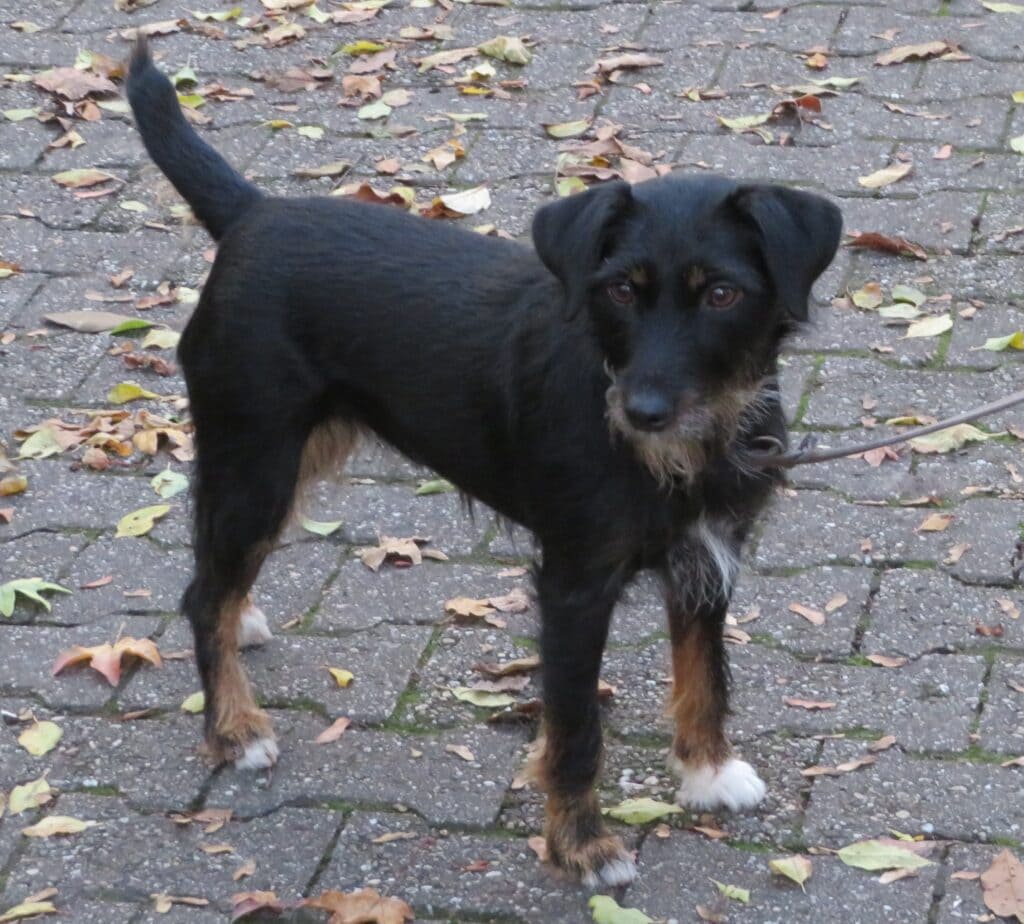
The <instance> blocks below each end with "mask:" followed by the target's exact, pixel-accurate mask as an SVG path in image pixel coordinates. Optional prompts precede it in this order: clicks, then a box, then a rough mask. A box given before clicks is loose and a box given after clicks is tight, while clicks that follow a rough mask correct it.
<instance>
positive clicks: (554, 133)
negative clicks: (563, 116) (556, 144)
mask: <svg viewBox="0 0 1024 924" xmlns="http://www.w3.org/2000/svg"><path fill="white" fill-rule="evenodd" d="M593 122H594V120H593V119H591V118H586V119H576V120H574V121H572V122H542V123H541V128H543V129H544V131H545V132H546V133H547V134H548V135H549V136H550V137H552V138H578V137H579V136H580V135H585V134H586V133H587V131H589V129H590V126H591V125H592V124H593Z"/></svg>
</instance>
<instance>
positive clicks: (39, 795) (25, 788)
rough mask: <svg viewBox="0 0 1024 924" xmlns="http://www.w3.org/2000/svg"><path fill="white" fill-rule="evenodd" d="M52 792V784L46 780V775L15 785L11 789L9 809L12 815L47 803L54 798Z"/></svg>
mask: <svg viewBox="0 0 1024 924" xmlns="http://www.w3.org/2000/svg"><path fill="white" fill-rule="evenodd" d="M52 793H53V791H52V790H51V789H50V784H49V783H47V782H46V777H44V776H41V777H40V778H39V779H38V780H32V782H30V783H23V784H22V785H20V786H15V787H14V789H12V790H11V796H10V799H9V800H8V804H7V809H8V811H9V812H10V813H11V814H12V815H20V814H21V813H22V812H25V811H28V810H29V809H34V808H38V807H39V806H40V805H46V803H47V802H49V801H50V800H51V799H52V798H53V794H52Z"/></svg>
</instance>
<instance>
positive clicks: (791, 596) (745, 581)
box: [729, 568, 871, 658]
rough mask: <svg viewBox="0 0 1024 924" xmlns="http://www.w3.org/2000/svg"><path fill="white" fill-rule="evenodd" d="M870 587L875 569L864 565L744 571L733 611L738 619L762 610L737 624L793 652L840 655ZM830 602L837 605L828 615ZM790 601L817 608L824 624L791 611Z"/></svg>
mask: <svg viewBox="0 0 1024 924" xmlns="http://www.w3.org/2000/svg"><path fill="white" fill-rule="evenodd" d="M870 589H871V572H869V571H868V570H867V569H866V568H810V569H808V570H807V571H803V572H800V573H799V574H794V575H792V576H789V577H767V576H760V575H755V574H748V573H741V576H740V579H739V583H738V585H737V587H736V591H735V593H734V594H733V598H732V603H731V604H730V606H729V611H730V612H731V613H733V614H734V615H735V616H736V618H737V620H745V619H748V618H749V617H750V616H752V615H754V614H755V613H759V614H760V615H759V616H757V618H756V619H754V620H753V621H750V622H746V621H743V622H741V624H740V626H739V628H740V629H742V630H743V631H744V632H748V633H750V634H752V635H756V636H758V637H759V638H760V637H762V636H766V637H768V638H771V639H772V640H773V642H775V643H776V644H778V645H781V646H782V647H783V648H785V649H786V650H787V651H791V652H793V653H794V654H799V655H802V656H807V657H816V656H819V655H823V656H830V657H839V658H842V657H846V656H847V655H849V654H850V652H851V647H852V645H853V641H854V637H855V634H856V631H857V625H858V622H859V620H860V618H861V614H862V613H863V612H864V608H865V607H866V606H867V602H868V595H869V593H870ZM840 596H843V597H845V598H846V602H845V603H843V602H842V600H841V599H840ZM833 601H834V603H833ZM830 603H833V605H834V606H836V607H837V608H836V609H834V610H833V611H832V612H830V613H828V614H827V615H824V614H825V609H826V607H827V606H828V605H829V604H830ZM790 604H799V605H801V606H805V607H808V608H810V609H812V610H817V611H819V612H820V613H822V614H823V615H824V618H825V623H824V625H821V626H815V625H812V624H811V623H810V622H808V621H807V620H806V619H804V618H803V617H802V616H799V615H797V614H796V613H794V612H792V611H791V610H790V609H789V607H790Z"/></svg>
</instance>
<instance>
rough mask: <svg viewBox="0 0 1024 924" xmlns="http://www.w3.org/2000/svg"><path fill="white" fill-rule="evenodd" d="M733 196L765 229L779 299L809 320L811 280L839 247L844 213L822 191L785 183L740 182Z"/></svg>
mask: <svg viewBox="0 0 1024 924" xmlns="http://www.w3.org/2000/svg"><path fill="white" fill-rule="evenodd" d="M731 200H732V203H733V205H734V206H735V207H736V208H737V209H738V210H739V212H740V213H741V214H742V215H743V216H744V217H745V218H746V219H747V220H749V221H750V222H752V223H753V225H754V226H755V227H756V228H757V230H758V231H759V233H760V235H761V246H762V248H763V250H764V259H765V263H766V264H767V267H768V272H769V273H770V274H771V277H772V284H773V285H774V286H775V294H776V297H777V298H778V300H779V304H780V305H781V306H782V307H783V309H785V311H786V313H787V314H789V315H790V317H792V318H795V319H796V320H798V321H806V320H807V300H808V298H809V297H810V294H811V286H812V285H813V284H814V280H815V279H817V278H818V277H819V276H820V275H821V274H822V273H823V272H825V269H826V268H827V267H828V265H829V263H831V262H832V258H833V257H834V256H835V255H836V249H837V248H838V247H839V235H840V233H841V231H842V229H843V216H842V213H841V212H840V211H839V209H838V208H836V206H835V205H833V204H832V203H831V202H829V201H828V199H826V198H824V197H823V196H818V195H815V194H814V193H807V192H801V191H800V190H797V189H787V188H786V187H785V186H769V185H752V186H741V187H740V188H739V189H738V190H736V192H735V193H733V194H732V196H731Z"/></svg>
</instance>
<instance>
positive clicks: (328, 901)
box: [301, 889, 413, 924]
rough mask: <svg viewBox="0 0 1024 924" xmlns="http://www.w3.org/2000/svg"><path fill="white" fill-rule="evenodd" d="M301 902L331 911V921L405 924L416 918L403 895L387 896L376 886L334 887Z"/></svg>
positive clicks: (346, 923)
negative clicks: (398, 896)
mask: <svg viewBox="0 0 1024 924" xmlns="http://www.w3.org/2000/svg"><path fill="white" fill-rule="evenodd" d="M301 904H302V905H303V906H304V907H307V908H320V909H322V910H324V911H329V912H331V924H404V922H405V921H411V920H412V919H413V912H412V908H410V907H409V906H408V905H407V904H406V903H405V902H403V901H402V900H401V899H400V898H386V897H384V896H383V895H381V894H380V893H379V892H377V891H376V890H375V889H357V890H356V891H355V892H338V891H335V890H333V889H331V890H329V891H327V892H324V893H323V894H322V895H318V896H317V897H316V898H307V899H304V900H303V901H302V902H301Z"/></svg>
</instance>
